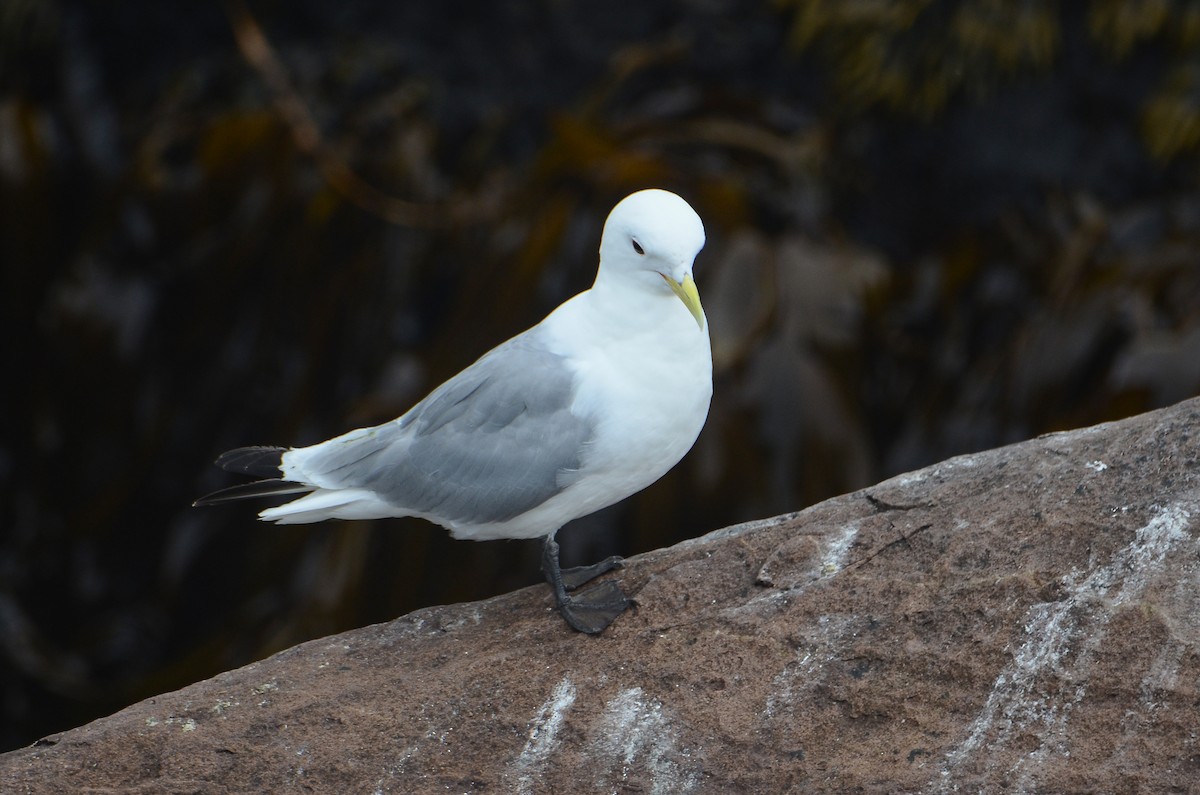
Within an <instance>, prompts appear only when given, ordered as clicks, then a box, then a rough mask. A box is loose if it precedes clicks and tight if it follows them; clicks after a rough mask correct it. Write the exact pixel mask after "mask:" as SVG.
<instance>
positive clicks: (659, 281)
mask: <svg viewBox="0 0 1200 795" xmlns="http://www.w3.org/2000/svg"><path fill="white" fill-rule="evenodd" d="M702 248H704V224H703V223H702V222H701V221H700V216H698V215H696V211H695V210H693V209H692V207H691V205H689V204H688V203H687V202H685V201H684V200H683V199H681V198H679V197H678V196H676V195H675V194H674V193H671V192H670V191H665V190H657V189H650V190H641V191H638V192H637V193H633V194H630V195H629V196H626V197H625V198H624V199H622V200H621V201H620V202H619V203H618V204H617V206H616V207H614V208H613V211H612V212H611V213H609V215H608V220H607V221H606V222H605V223H604V234H603V236H602V237H601V238H600V274H599V275H598V276H597V283H599V280H600V279H601V278H604V277H605V276H608V275H611V276H618V274H619V275H620V276H623V277H629V276H632V277H634V278H637V279H639V280H645V281H646V283H647V284H648V285H649V287H650V289H655V290H667V289H668V288H669V289H670V290H671V291H672V292H674V293H675V295H677V296H679V300H681V301H683V303H684V305H685V306H686V307H687V308H688V311H689V312H691V313H692V317H694V318H695V319H696V323H697V325H699V326H700V328H702V329H703V328H704V310H703V309H702V308H701V306H700V294H699V293H698V292H697V291H696V283H695V281H693V279H692V265H693V263H694V262H695V261H696V255H697V254H699V253H700V249H702ZM660 277H661V278H660Z"/></svg>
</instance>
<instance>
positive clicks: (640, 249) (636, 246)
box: [632, 240, 646, 254]
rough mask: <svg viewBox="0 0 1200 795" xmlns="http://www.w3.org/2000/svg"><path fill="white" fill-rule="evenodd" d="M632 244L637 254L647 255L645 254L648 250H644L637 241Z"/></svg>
mask: <svg viewBox="0 0 1200 795" xmlns="http://www.w3.org/2000/svg"><path fill="white" fill-rule="evenodd" d="M632 242H633V250H634V251H636V252H637V253H639V254H645V253H646V249H644V248H642V244H641V243H639V242H637V241H636V240H634V241H632Z"/></svg>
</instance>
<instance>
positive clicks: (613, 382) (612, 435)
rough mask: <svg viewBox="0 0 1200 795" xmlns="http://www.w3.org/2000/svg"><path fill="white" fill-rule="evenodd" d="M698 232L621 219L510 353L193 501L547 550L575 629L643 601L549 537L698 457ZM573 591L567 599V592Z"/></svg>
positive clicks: (249, 469)
mask: <svg viewBox="0 0 1200 795" xmlns="http://www.w3.org/2000/svg"><path fill="white" fill-rule="evenodd" d="M703 247H704V225H703V224H702V223H701V221H700V217H699V216H698V215H697V214H696V212H695V210H693V209H692V208H691V206H690V205H689V204H688V203H687V202H686V201H684V200H683V199H682V198H680V197H679V196H677V195H675V194H674V193H670V192H668V191H664V190H657V189H650V190H642V191H638V192H637V193H633V194H631V195H630V196H627V197H626V198H625V199H623V200H622V201H621V202H620V203H618V204H617V206H616V207H615V208H613V211H612V213H610V214H609V216H608V220H607V221H606V222H605V224H604V231H603V234H602V236H601V240H600V264H599V268H598V270H597V273H596V280H595V282H594V283H593V284H592V286H591V288H590V289H588V290H585V291H583V292H582V293H579V294H578V295H576V296H574V297H573V298H571V299H569V300H567V301H566V302H565V303H563V304H562V305H561V306H559V307H558V308H557V309H555V310H554V311H553V312H551V313H550V314H549V315H548V316H546V318H545V319H544V320H542V322H541V323H538V324H537V325H536V326H534V327H533V328H531V329H529V330H528V331H525V332H523V333H521V334H518V335H517V336H515V337H513V338H512V339H510V340H508V341H507V342H504V343H501V344H500V345H499V346H497V347H495V348H493V349H492V350H491V351H489V352H488V353H486V354H484V355H483V356H482V357H481V358H480V359H479V360H478V361H476V362H475V363H474V364H472V365H471V366H469V367H467V368H466V369H465V370H463V371H462V372H461V373H459V374H458V375H456V376H454V377H453V378H451V379H450V380H449V381H446V382H445V383H444V384H442V385H441V386H439V387H438V388H437V389H435V390H433V392H431V393H430V394H429V395H428V396H427V397H426V398H425V399H424V400H422V401H421V402H419V403H417V404H416V405H415V406H413V407H412V408H411V409H409V411H408V412H406V413H405V414H404V415H403V416H401V417H399V418H398V419H395V420H392V421H391V422H387V423H384V424H382V425H377V426H375V427H372V428H360V429H358V430H353V431H350V432H349V433H346V434H343V435H341V436H338V437H335V438H333V439H329V440H328V441H325V442H321V443H320V444H315V445H312V446H309V447H293V448H284V447H241V448H238V449H236V450H230V451H229V452H227V453H224V454H223V455H221V456H220V457H219V458H218V459H217V461H216V464H217V466H219V467H221V468H223V469H225V470H228V471H231V472H237V473H241V474H245V475H251V476H256V477H260V478H266V479H265V480H258V481H255V482H253V483H245V484H241V485H237V486H232V487H230V488H226V489H222V490H220V491H217V492H214V493H212V494H209V495H207V496H205V497H201V498H200V499H198V500H196V502H195V503H194V505H214V504H219V503H225V502H229V501H232V500H241V499H245V498H250V497H263V496H270V495H294V494H300V495H303V496H300V497H299V498H297V499H293V500H292V501H291V502H288V503H285V504H283V505H279V506H276V507H273V508H267V509H266V510H263V511H261V512H260V513H259V518H260V519H262V520H264V521H270V522H276V523H278V524H301V523H308V522H319V521H322V520H325V519H382V518H387V517H399V516H418V517H421V518H422V519H427V520H429V521H431V522H435V523H437V524H439V525H441V526H442V527H445V528H446V529H448V530H449V531H450V534H451V535H452V536H453V537H454V538H459V539H473V540H476V541H487V540H492V539H500V538H514V539H535V538H543V539H545V540H544V542H543V547H542V571H543V573H544V574H545V577H546V580H547V582H548V583H549V584H550V586H551V588H552V589H553V591H554V600H555V606H556V608H557V610H558V611H559V613H560V614H561V615H562V617H563V618H564V619H565V620H566V622H567V624H568V625H569V626H570V627H571V628H572V629H574V630H576V631H579V632H584V633H588V634H597V633H599V632H602V631H603V630H604V629H605V628H606V627H608V626H609V624H611V623H612V622H613V621H614V620H615V619H616V618H617V616H619V615H620V614H621V613H623V612H624V611H625V610H626V609H627V608H628V607H629V606H630V605H631V604H632V603H633V602H632V600H631V599H630V598H629V597H628V596H627V595H626V594H625V593H624V592H623V591H622V590H621V588H620V586H619V585H618V584H617V583H616V582H615V581H613V580H606V581H603V582H601V583H599V584H594V585H592V586H591V587H589V588H587V589H586V590H579V589H580V588H581V587H582V586H583V585H585V584H587V583H589V582H591V581H592V580H593V579H595V578H597V577H599V576H600V575H602V574H604V573H606V572H609V571H612V570H613V569H616V568H619V567H620V566H621V565H622V561H621V558H620V557H617V556H613V557H610V558H607V559H605V560H603V561H600V562H599V563H595V564H592V565H590V566H580V567H576V568H570V569H562V568H561V567H560V565H559V554H558V553H559V547H558V544H557V542H556V541H555V540H554V536H555V533H556V532H557V531H558V530H559V528H561V527H562V526H563V525H564V524H566V523H567V522H569V521H571V520H572V519H578V518H579V517H581V516H587V515H588V514H591V513H594V512H595V511H598V510H600V509H601V508H605V507H607V506H609V505H612V504H614V503H617V502H619V501H620V500H623V499H625V498H626V497H628V496H630V495H631V494H634V493H636V492H638V491H641V490H642V489H644V488H646V487H647V486H649V485H650V484H652V483H654V482H655V481H656V480H658V479H659V478H661V477H662V476H663V475H664V474H666V473H667V471H668V470H670V469H671V467H673V466H675V464H676V463H678V462H679V460H680V459H681V458H683V456H684V455H685V454H686V453H687V452H688V450H690V449H691V447H692V445H693V443H694V442H695V441H696V438H697V436H699V434H700V430H701V428H703V427H704V421H705V419H706V418H707V416H708V407H709V402H710V400H711V399H712V352H711V348H710V346H709V339H708V323H707V319H706V318H705V315H704V309H703V307H702V306H701V304H700V295H699V293H698V292H697V290H696V283H695V281H694V280H693V278H692V268H693V265H694V262H695V259H696V255H697V254H699V253H700V249H701V248H703ZM569 592H570V593H569Z"/></svg>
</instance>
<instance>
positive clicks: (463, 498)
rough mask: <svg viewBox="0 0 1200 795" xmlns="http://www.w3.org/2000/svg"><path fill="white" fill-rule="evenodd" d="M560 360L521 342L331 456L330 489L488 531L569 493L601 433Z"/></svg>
mask: <svg viewBox="0 0 1200 795" xmlns="http://www.w3.org/2000/svg"><path fill="white" fill-rule="evenodd" d="M574 391H575V379H574V375H573V374H572V372H571V370H570V368H569V367H567V366H566V362H565V361H564V360H563V358H562V357H561V356H558V355H557V354H554V353H551V352H549V351H547V350H545V349H544V348H542V347H540V346H539V345H537V344H536V339H535V338H530V336H529V335H522V336H521V337H517V338H515V339H513V340H510V341H508V342H506V343H504V344H503V345H501V346H499V347H497V348H495V349H494V350H492V351H491V352H490V353H488V354H487V355H485V356H484V357H483V358H481V359H479V360H478V361H477V362H475V363H474V364H473V365H471V366H470V367H468V368H467V369H466V370H464V371H462V372H461V373H459V374H458V375H456V376H455V377H454V378H452V379H450V380H449V381H447V382H446V383H444V384H442V385H441V386H440V387H438V388H437V389H436V390H434V391H433V392H432V393H431V394H430V395H429V396H428V397H427V398H425V400H423V401H421V402H420V403H419V404H417V405H416V406H414V407H413V408H412V410H410V411H409V412H408V413H407V414H405V415H404V416H403V417H401V418H400V419H399V420H397V421H396V422H393V423H388V424H386V425H381V426H378V427H376V428H370V429H365V430H364V431H362V432H360V433H359V434H357V435H355V434H349V435H348V436H349V437H350V438H348V439H347V440H346V441H345V443H343V444H340V445H335V443H336V442H337V440H334V442H331V443H327V444H330V445H331V447H330V449H329V450H328V451H324V450H323V451H322V453H321V455H320V457H319V458H318V459H315V460H312V461H309V462H308V463H307V464H306V469H307V470H308V471H310V472H313V473H314V474H319V475H320V476H321V478H322V485H332V486H336V487H338V488H369V489H371V490H373V491H375V492H376V493H377V494H379V496H380V497H382V498H383V499H384V500H386V501H387V502H389V503H392V504H393V505H396V506H399V507H402V508H404V509H407V510H411V511H415V512H420V513H422V514H426V515H430V516H433V517H437V518H440V519H444V520H448V521H453V522H469V523H473V524H481V523H485V522H502V521H506V520H508V519H512V518H513V517H515V516H519V515H520V514H522V513H524V512H525V511H528V510H530V509H531V508H534V507H536V506H538V505H540V504H541V503H543V502H545V501H546V500H547V499H549V498H550V497H552V496H554V495H555V494H557V493H558V492H560V491H562V490H563V488H565V486H566V485H567V483H568V482H570V480H571V479H572V474H573V473H574V472H575V471H576V470H577V469H578V468H579V465H580V458H581V456H582V453H583V449H584V446H585V445H586V444H587V441H588V440H589V439H590V438H591V436H592V430H593V429H592V426H591V424H590V422H588V421H587V420H586V419H585V418H582V417H579V416H576V415H574V414H572V413H571V410H570V407H571V402H572V400H573V397H574Z"/></svg>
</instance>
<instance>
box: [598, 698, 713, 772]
mask: <svg viewBox="0 0 1200 795" xmlns="http://www.w3.org/2000/svg"><path fill="white" fill-rule="evenodd" d="M677 743H678V741H677V739H676V732H675V729H674V727H673V726H672V725H671V722H670V720H668V718H667V716H666V715H665V714H664V711H663V705H662V703H661V702H659V701H658V700H657V699H654V698H647V697H646V695H645V694H644V693H643V692H642V689H641V688H640V687H633V688H629V689H628V690H622V691H621V692H620V693H618V694H617V696H616V697H615V698H614V699H612V700H611V701H610V702H608V704H607V705H606V706H605V708H604V715H603V717H602V718H601V720H600V722H599V726H598V729H597V736H596V738H595V748H594V750H595V755H594V758H595V760H596V762H597V764H598V765H599V766H600V767H601V771H600V772H601V778H600V781H599V782H598V787H597V791H602V792H617V791H624V790H625V789H626V788H627V786H628V785H629V784H630V780H629V779H630V775H631V774H632V773H635V772H636V770H637V768H638V767H639V766H640V767H642V768H644V769H645V770H646V772H647V773H649V776H650V792H651V793H652V795H658V794H659V793H663V795H666V794H667V793H678V792H690V791H691V790H692V789H694V788H695V786H696V776H695V774H694V772H693V770H691V769H690V767H691V766H687V767H685V766H684V764H682V763H683V762H684V761H685V760H686V758H687V756H688V754H687V752H686V751H681V750H680V749H679V748H678V744H677ZM635 781H636V779H635Z"/></svg>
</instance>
